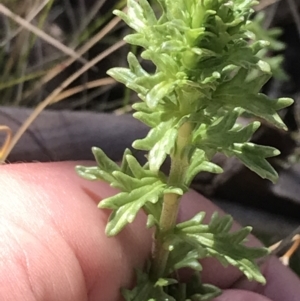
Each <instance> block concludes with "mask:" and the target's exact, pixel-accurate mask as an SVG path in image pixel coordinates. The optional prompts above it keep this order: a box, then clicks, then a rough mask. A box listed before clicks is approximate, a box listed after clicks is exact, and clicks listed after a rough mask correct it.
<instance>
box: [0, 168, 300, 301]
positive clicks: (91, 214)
mask: <svg viewBox="0 0 300 301" xmlns="http://www.w3.org/2000/svg"><path fill="white" fill-rule="evenodd" d="M76 164H78V163H74V162H64V163H43V164H42V163H33V164H24V163H23V164H12V165H5V166H1V173H0V196H1V198H0V300H1V301H9V300H14V301H17V300H22V301H71V300H72V301H85V300H89V301H96V300H97V301H99V300H103V301H119V300H122V299H121V297H120V295H119V288H120V287H124V286H125V287H128V286H130V284H131V283H132V281H133V279H134V275H133V267H141V266H142V265H143V262H144V260H145V258H146V257H147V256H148V255H149V253H150V249H151V234H150V233H149V231H148V230H146V229H145V221H146V219H145V216H144V214H143V213H141V214H140V215H139V216H138V217H137V219H136V220H135V222H134V223H133V224H131V225H129V226H128V227H126V229H125V230H124V231H123V232H121V234H120V235H118V236H117V237H113V238H107V237H106V236H105V234H104V227H105V224H106V221H107V218H108V215H109V211H106V210H97V207H96V205H97V203H98V202H99V201H100V200H101V199H103V198H105V197H108V196H110V195H112V194H114V193H115V191H114V190H113V189H112V188H110V187H109V186H108V185H107V184H104V183H102V182H90V181H86V180H83V179H80V178H79V177H78V176H77V175H76V173H75V172H74V166H75V165H76ZM80 164H85V165H87V164H89V163H87V162H84V163H83V162H80ZM200 210H205V211H207V212H208V213H207V215H208V216H210V214H211V213H212V212H213V211H215V210H219V209H218V208H216V207H215V206H214V205H213V204H212V203H211V202H209V201H208V200H206V199H204V198H203V197H202V196H200V195H199V194H197V193H196V192H193V191H191V192H189V193H188V194H187V195H186V196H185V197H184V199H183V200H182V208H181V211H180V217H179V218H180V220H184V219H187V218H190V217H192V216H193V215H194V214H195V213H196V212H198V211H200ZM235 227H238V226H237V225H236V226H235ZM250 243H251V244H253V245H257V244H258V242H257V241H256V240H255V239H254V238H251V242H250ZM203 265H204V266H205V268H206V269H208V272H206V273H205V274H204V276H203V278H204V280H205V281H210V282H213V283H214V284H217V285H219V286H220V287H222V288H224V289H225V290H224V293H223V295H222V296H220V297H218V298H217V299H215V301H270V300H272V301H282V300H285V301H296V300H299V298H300V282H299V280H298V277H297V276H296V275H294V274H293V273H292V272H291V271H290V270H289V269H288V268H286V267H284V266H283V265H281V263H280V262H279V261H278V260H277V259H275V258H271V259H270V260H269V261H268V262H267V263H266V264H265V265H264V266H263V267H262V269H263V274H264V275H265V277H266V278H267V281H268V283H267V285H266V286H261V285H258V284H256V283H249V282H247V281H246V280H245V279H244V278H243V277H242V276H241V274H240V273H239V272H238V271H237V270H236V269H234V268H227V269H225V268H222V267H221V266H220V265H219V264H218V263H217V262H215V261H213V260H206V261H205V262H204V263H203Z"/></svg>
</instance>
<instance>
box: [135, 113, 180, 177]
mask: <svg viewBox="0 0 300 301" xmlns="http://www.w3.org/2000/svg"><path fill="white" fill-rule="evenodd" d="M177 127H178V126H177V124H176V119H175V118H172V119H171V120H168V121H167V122H161V123H159V124H158V126H157V127H155V128H153V129H152V130H150V132H149V133H148V135H147V137H146V138H144V139H138V140H135V141H134V143H133V147H134V148H136V149H141V150H150V152H149V157H148V161H149V166H150V170H151V171H153V172H157V171H158V170H159V168H160V166H161V165H162V163H163V162H164V160H165V158H166V156H167V155H168V154H170V152H171V150H172V148H173V147H174V145H175V140H176V137H177Z"/></svg>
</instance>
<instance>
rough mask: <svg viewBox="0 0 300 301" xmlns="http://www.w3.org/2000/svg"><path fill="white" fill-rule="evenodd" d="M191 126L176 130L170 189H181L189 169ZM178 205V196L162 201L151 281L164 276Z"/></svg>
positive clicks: (173, 194)
mask: <svg viewBox="0 0 300 301" xmlns="http://www.w3.org/2000/svg"><path fill="white" fill-rule="evenodd" d="M191 132H192V126H191V124H190V123H189V122H186V123H184V124H183V125H182V126H181V127H180V128H179V130H178V137H177V141H176V145H175V148H174V151H173V153H172V154H171V169H170V174H169V179H168V185H169V186H172V187H183V186H184V179H185V174H186V170H187V168H188V167H189V158H188V149H187V146H189V145H190V142H191ZM179 203H180V195H178V194H176V193H166V194H165V195H164V199H163V207H162V212H161V216H160V221H159V227H157V229H156V233H155V241H154V248H153V254H152V266H151V271H150V275H151V278H152V279H153V280H157V279H158V278H160V277H162V276H164V273H165V269H166V264H167V260H168V256H169V253H170V250H169V245H168V244H167V243H166V238H167V235H168V234H169V233H170V232H172V231H173V229H174V227H175V226H176V220H177V216H178V210H179Z"/></svg>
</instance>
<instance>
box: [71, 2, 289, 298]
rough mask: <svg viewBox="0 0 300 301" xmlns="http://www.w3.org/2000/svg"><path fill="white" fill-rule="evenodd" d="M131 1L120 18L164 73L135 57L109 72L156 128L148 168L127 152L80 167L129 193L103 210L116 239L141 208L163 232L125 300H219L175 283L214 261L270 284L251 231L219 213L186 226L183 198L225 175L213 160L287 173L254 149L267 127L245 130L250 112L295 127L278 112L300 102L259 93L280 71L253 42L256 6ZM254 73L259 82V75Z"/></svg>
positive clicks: (201, 287)
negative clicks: (180, 214)
mask: <svg viewBox="0 0 300 301" xmlns="http://www.w3.org/2000/svg"><path fill="white" fill-rule="evenodd" d="M127 3H128V11H127V13H124V12H121V11H116V12H115V14H117V15H118V16H120V17H121V18H122V19H123V20H124V21H125V22H126V23H127V24H128V25H129V26H130V27H131V28H132V29H133V30H134V31H135V33H133V34H130V35H128V36H127V37H125V40H126V41H127V42H128V43H131V44H133V45H136V46H140V47H142V48H144V50H143V51H142V53H141V57H142V58H143V59H146V60H151V61H152V62H153V64H154V65H155V68H156V70H155V72H154V73H153V74H150V73H148V72H147V71H146V70H144V69H143V67H142V66H141V64H140V62H139V59H138V58H137V57H136V56H135V55H134V54H133V53H129V54H128V64H129V68H113V69H111V70H109V71H108V74H109V75H111V76H112V77H114V78H115V79H116V80H118V81H120V82H122V83H124V84H125V85H126V86H127V87H128V88H130V89H132V90H134V91H135V92H136V93H137V94H138V96H139V97H140V99H141V100H142V102H141V103H137V104H135V105H134V106H133V108H134V109H135V110H136V113H135V114H134V117H135V118H137V119H139V120H140V121H142V122H144V123H145V124H147V125H148V126H150V128H151V129H150V131H149V133H148V135H147V136H146V137H145V138H143V139H139V140H136V141H135V142H134V143H133V147H134V148H136V149H141V150H145V151H147V152H148V155H147V160H148V162H147V163H146V164H145V165H144V166H141V165H140V164H139V163H138V162H137V160H136V159H135V158H134V157H133V156H132V154H131V153H130V151H129V150H126V151H125V153H124V156H123V160H122V163H121V166H118V165H117V164H115V163H114V162H112V161H111V160H110V159H109V158H108V157H107V156H106V155H105V154H104V153H103V152H102V151H101V150H99V149H96V148H94V149H93V152H94V154H95V157H96V160H97V163H98V166H97V167H78V169H77V170H78V172H79V174H80V175H81V176H83V177H85V178H87V179H90V180H98V179H100V180H104V181H107V182H109V183H110V184H111V185H112V186H114V187H117V188H119V189H120V190H121V192H120V193H119V194H117V195H115V196H112V197H110V198H107V199H105V200H103V201H102V202H101V203H100V204H99V207H101V208H109V209H111V210H112V214H111V216H110V219H109V221H108V224H107V228H106V232H107V234H108V235H116V234H117V233H119V232H120V231H121V230H122V229H123V228H124V227H125V226H126V225H127V224H128V223H131V222H132V221H133V220H134V218H135V217H136V215H137V213H138V211H139V210H140V209H143V210H144V211H145V212H146V214H147V215H148V221H147V226H148V227H152V226H154V228H155V236H154V239H155V243H154V251H153V254H152V259H151V261H150V265H149V267H148V268H147V269H146V270H145V271H144V272H141V271H140V272H138V274H137V276H138V277H137V285H136V287H135V288H134V289H133V290H131V291H128V290H125V291H124V296H125V299H126V300H127V301H160V300H169V301H187V300H199V301H200V300H211V299H213V298H214V297H215V296H216V295H218V294H219V292H220V291H219V289H218V288H215V287H213V286H210V285H206V284H203V283H202V281H201V279H200V278H199V277H197V279H196V278H195V279H196V280H193V281H191V282H189V283H187V284H182V283H178V279H177V277H171V278H170V275H176V274H177V273H178V270H179V269H181V268H190V269H192V270H195V271H196V272H197V273H198V275H199V273H200V272H201V270H202V266H201V263H200V262H199V260H200V259H202V258H205V257H214V258H216V259H218V260H219V261H220V262H221V263H222V264H224V265H228V264H230V265H233V266H235V267H237V268H239V269H240V270H241V271H242V272H243V273H244V274H245V275H246V276H247V277H248V279H249V280H255V281H258V282H261V283H264V282H265V279H264V277H263V276H262V275H261V273H260V271H259V268H258V266H257V265H256V263H255V260H256V259H257V258H260V257H262V256H265V255H266V254H267V250H266V249H265V248H249V247H247V246H246V245H245V241H246V237H247V236H248V234H249V233H250V230H251V229H250V228H249V227H246V228H243V229H241V230H238V231H236V232H233V233H232V232H230V230H231V226H232V218H231V217H229V216H223V217H220V216H219V215H218V214H217V213H215V214H214V215H213V216H212V217H211V221H210V223H209V224H204V223H203V218H204V215H205V213H204V212H202V213H199V214H197V215H196V216H195V217H194V218H192V219H191V220H189V221H186V222H183V223H180V224H177V225H176V213H177V211H178V208H179V202H180V198H181V196H182V195H183V194H184V193H185V192H186V191H187V190H188V187H189V185H190V183H191V181H192V180H193V178H194V177H195V176H196V174H198V173H199V172H201V171H206V172H212V173H221V172H222V168H221V167H219V166H217V165H216V164H214V163H212V162H211V160H212V158H213V156H214V155H215V154H216V153H218V152H221V153H224V154H225V155H227V156H235V157H237V158H239V159H240V160H241V161H242V162H243V163H244V164H245V165H246V166H247V167H248V168H250V169H251V170H253V171H254V172H256V173H257V174H258V175H260V176H261V177H263V178H267V179H269V180H271V181H273V182H274V181H276V178H277V173H276V171H275V170H274V169H273V168H272V166H271V165H270V164H269V163H268V161H267V160H266V159H267V158H269V157H272V156H276V155H278V154H279V151H278V150H276V149H274V148H271V147H267V146H261V145H255V144H253V143H252V142H250V140H251V137H252V135H253V134H254V133H255V131H256V130H257V129H258V127H259V126H260V122H258V121H254V122H252V123H249V124H247V125H242V124H240V123H239V117H240V115H241V114H243V113H245V112H246V113H250V114H252V115H254V116H256V117H258V118H260V119H264V120H266V121H268V122H269V123H271V124H273V125H274V126H276V127H278V128H280V129H286V126H285V124H284V123H283V122H282V120H281V119H280V117H279V115H278V113H277V111H278V110H280V109H282V108H284V107H286V106H288V105H290V104H291V103H292V100H291V99H288V98H279V99H272V98H270V97H268V96H266V95H264V94H261V93H260V92H259V91H260V90H261V88H262V86H263V85H264V84H265V83H266V82H267V81H268V79H269V78H270V76H271V71H270V68H269V65H268V64H267V63H265V62H264V61H262V60H261V59H260V58H259V57H258V56H257V53H258V52H259V51H260V50H261V49H262V48H263V47H265V46H266V43H265V42H264V41H255V40H253V41H249V36H251V35H250V34H249V31H250V30H251V26H250V25H251V22H250V21H249V16H250V15H251V13H252V9H251V7H252V6H253V5H254V4H255V3H256V2H255V1H252V0H236V1H227V0H201V1H199V0H172V1H171V0H158V3H159V4H160V8H161V11H160V13H158V12H157V11H155V12H154V11H153V9H152V8H151V6H150V4H149V3H148V1H146V0H139V1H136V0H128V2H127ZM252 36H254V37H255V35H252ZM253 72H255V74H256V76H255V77H251V74H253ZM167 157H168V158H170V161H171V168H170V172H169V174H168V175H164V174H163V173H162V172H161V166H162V164H163V163H164V161H165V160H166V158H167Z"/></svg>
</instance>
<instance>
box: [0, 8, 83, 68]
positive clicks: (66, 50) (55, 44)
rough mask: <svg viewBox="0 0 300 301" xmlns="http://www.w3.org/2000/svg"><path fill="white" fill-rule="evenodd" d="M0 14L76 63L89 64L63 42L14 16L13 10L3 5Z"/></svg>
mask: <svg viewBox="0 0 300 301" xmlns="http://www.w3.org/2000/svg"><path fill="white" fill-rule="evenodd" d="M0 13H2V14H3V15H5V16H6V17H9V18H11V19H12V20H14V21H15V22H17V23H18V24H20V25H21V26H23V27H24V28H25V29H27V30H29V31H31V32H32V33H34V34H35V35H37V36H38V37H39V38H41V39H43V40H44V41H46V42H47V43H49V44H50V45H52V46H53V47H55V48H57V49H58V50H60V51H62V52H63V53H65V54H67V55H68V56H70V57H72V58H73V59H74V61H75V60H77V61H79V62H81V63H83V64H86V63H87V60H86V59H84V58H82V57H81V56H80V55H79V54H78V53H77V52H76V51H74V50H73V49H71V48H69V47H67V46H65V45H64V44H62V43H61V42H59V41H57V40H56V39H54V38H53V37H51V36H50V35H48V34H47V33H45V32H44V31H42V30H41V29H39V28H37V27H36V26H34V25H32V24H31V23H29V22H28V21H27V20H25V19H23V18H21V17H20V16H18V15H16V14H14V13H13V12H12V11H11V10H9V9H8V8H7V7H5V6H4V5H3V4H0Z"/></svg>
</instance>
